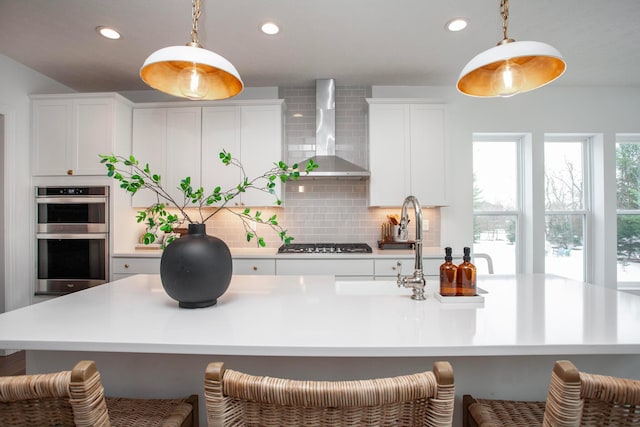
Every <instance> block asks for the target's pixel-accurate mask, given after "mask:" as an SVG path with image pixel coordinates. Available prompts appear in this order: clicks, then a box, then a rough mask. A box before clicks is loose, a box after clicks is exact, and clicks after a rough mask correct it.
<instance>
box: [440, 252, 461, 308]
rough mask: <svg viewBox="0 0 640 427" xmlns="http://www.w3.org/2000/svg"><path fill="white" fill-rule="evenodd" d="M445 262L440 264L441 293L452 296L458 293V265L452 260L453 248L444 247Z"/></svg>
mask: <svg viewBox="0 0 640 427" xmlns="http://www.w3.org/2000/svg"><path fill="white" fill-rule="evenodd" d="M444 254H445V255H444V264H442V265H441V266H440V295H442V296H445V297H452V296H455V295H456V289H457V284H456V270H457V269H458V267H457V266H456V265H455V264H454V263H452V262H451V260H452V259H453V258H452V257H451V248H449V247H446V248H444Z"/></svg>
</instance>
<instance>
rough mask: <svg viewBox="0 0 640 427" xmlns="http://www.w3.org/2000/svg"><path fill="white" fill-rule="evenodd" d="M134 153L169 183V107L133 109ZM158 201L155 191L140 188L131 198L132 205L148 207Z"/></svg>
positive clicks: (165, 182)
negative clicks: (167, 171) (167, 166)
mask: <svg viewBox="0 0 640 427" xmlns="http://www.w3.org/2000/svg"><path fill="white" fill-rule="evenodd" d="M132 140H133V142H132V154H133V155H134V156H135V157H136V158H137V159H138V160H140V161H141V162H142V164H141V166H142V167H144V164H149V167H150V168H151V172H152V173H154V174H158V175H160V179H161V181H160V182H161V183H162V184H163V185H167V184H168V183H169V181H168V180H167V178H168V177H167V176H166V165H165V159H166V147H167V109H166V108H143V109H136V110H133V133H132ZM156 202H157V197H156V195H155V193H153V192H152V191H149V190H145V189H143V190H140V191H138V192H137V193H136V194H135V195H134V196H133V197H132V198H131V206H133V207H136V208H140V207H142V208H146V207H148V206H150V205H152V204H154V203H156Z"/></svg>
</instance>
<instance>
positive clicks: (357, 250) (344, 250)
mask: <svg viewBox="0 0 640 427" xmlns="http://www.w3.org/2000/svg"><path fill="white" fill-rule="evenodd" d="M278 253H279V254H370V253H371V246H369V245H367V244H366V243H292V244H290V245H287V246H284V245H282V246H280V248H278Z"/></svg>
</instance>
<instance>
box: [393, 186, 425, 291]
mask: <svg viewBox="0 0 640 427" xmlns="http://www.w3.org/2000/svg"><path fill="white" fill-rule="evenodd" d="M409 205H413V209H414V211H415V215H416V243H415V245H414V249H415V252H416V262H415V267H414V269H413V275H411V276H402V275H401V274H400V273H401V271H400V268H401V267H402V264H401V263H400V262H398V281H397V283H398V287H399V288H402V287H405V288H411V289H412V290H413V295H411V299H414V300H416V301H424V300H425V299H426V297H425V296H424V286H425V281H424V273H423V271H422V208H421V207H420V202H418V199H416V198H415V197H414V196H407V198H406V199H404V203H403V204H402V214H401V218H400V230H401V231H400V233H401V234H402V233H404V232H405V231H406V229H407V225H408V223H409V216H408V215H407V208H408V206H409Z"/></svg>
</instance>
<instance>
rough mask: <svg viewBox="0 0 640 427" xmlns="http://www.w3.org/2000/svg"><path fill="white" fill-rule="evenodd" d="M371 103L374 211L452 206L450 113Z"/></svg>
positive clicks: (414, 104) (434, 107) (425, 106)
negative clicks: (410, 202) (410, 199)
mask: <svg viewBox="0 0 640 427" xmlns="http://www.w3.org/2000/svg"><path fill="white" fill-rule="evenodd" d="M367 101H368V102H369V166H370V169H371V178H370V181H369V205H370V206H389V207H395V206H401V205H402V202H403V201H404V198H405V197H406V196H409V195H413V196H415V197H417V198H418V201H419V202H420V204H421V205H423V206H442V205H445V204H446V185H445V183H446V172H447V171H446V161H447V159H446V150H445V139H444V107H443V106H442V105H440V104H429V103H420V102H419V101H416V100H389V99H367Z"/></svg>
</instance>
